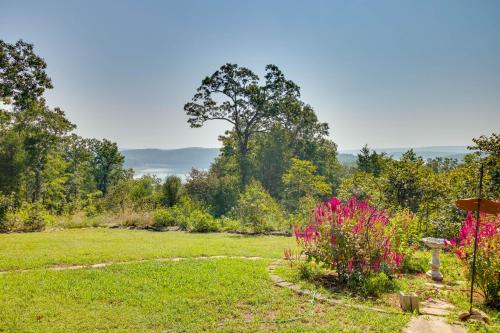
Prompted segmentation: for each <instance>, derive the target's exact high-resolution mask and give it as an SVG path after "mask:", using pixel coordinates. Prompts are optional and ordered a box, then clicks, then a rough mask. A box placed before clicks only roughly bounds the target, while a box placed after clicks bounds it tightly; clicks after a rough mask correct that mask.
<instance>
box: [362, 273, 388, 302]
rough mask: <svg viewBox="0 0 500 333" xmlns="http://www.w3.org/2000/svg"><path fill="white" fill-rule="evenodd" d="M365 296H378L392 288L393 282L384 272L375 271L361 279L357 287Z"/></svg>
mask: <svg viewBox="0 0 500 333" xmlns="http://www.w3.org/2000/svg"><path fill="white" fill-rule="evenodd" d="M357 288H358V289H359V291H360V292H361V293H362V294H363V295H365V296H374V297H378V296H380V295H381V294H382V293H384V292H388V291H390V290H392V289H393V288H394V283H393V282H392V280H391V279H390V278H389V277H388V276H387V274H385V273H384V272H378V273H375V274H373V275H371V276H369V277H368V278H366V279H364V280H363V281H361V283H360V285H359V286H358V287H357Z"/></svg>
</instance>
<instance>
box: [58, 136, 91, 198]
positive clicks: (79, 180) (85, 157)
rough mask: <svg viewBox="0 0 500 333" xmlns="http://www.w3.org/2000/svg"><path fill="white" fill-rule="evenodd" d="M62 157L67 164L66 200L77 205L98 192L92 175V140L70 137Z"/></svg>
mask: <svg viewBox="0 0 500 333" xmlns="http://www.w3.org/2000/svg"><path fill="white" fill-rule="evenodd" d="M62 156H63V158H64V160H65V161H66V162H67V167H66V170H65V172H66V175H67V181H66V200H67V201H68V202H71V203H72V204H73V205H75V204H78V202H79V201H80V200H82V199H84V198H86V197H87V194H88V193H93V192H95V191H96V190H97V188H96V183H95V179H94V175H93V174H92V162H93V155H92V151H91V140H88V139H84V138H81V137H79V136H78V135H76V134H72V135H70V136H69V137H68V138H67V140H66V142H65V148H64V150H63V152H62ZM72 208H74V207H72Z"/></svg>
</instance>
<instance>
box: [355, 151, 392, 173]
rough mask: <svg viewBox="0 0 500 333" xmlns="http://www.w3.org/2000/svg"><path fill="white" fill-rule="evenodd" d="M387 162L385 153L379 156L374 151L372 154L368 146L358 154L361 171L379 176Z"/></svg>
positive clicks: (358, 164)
mask: <svg viewBox="0 0 500 333" xmlns="http://www.w3.org/2000/svg"><path fill="white" fill-rule="evenodd" d="M386 160H387V158H386V155H385V153H380V154H378V153H377V152H376V151H374V150H373V151H371V152H370V148H368V145H365V146H364V147H363V148H361V152H360V153H359V154H358V160H357V166H358V169H359V170H360V171H363V172H368V173H371V174H373V175H374V176H379V175H380V173H381V172H382V170H383V168H384V164H385V161H386Z"/></svg>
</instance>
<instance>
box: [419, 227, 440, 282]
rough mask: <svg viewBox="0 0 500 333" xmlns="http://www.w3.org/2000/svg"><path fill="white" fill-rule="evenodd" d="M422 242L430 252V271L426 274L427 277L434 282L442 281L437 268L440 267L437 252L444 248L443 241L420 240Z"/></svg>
mask: <svg viewBox="0 0 500 333" xmlns="http://www.w3.org/2000/svg"><path fill="white" fill-rule="evenodd" d="M422 242H423V243H424V244H425V245H426V246H428V247H429V248H430V249H431V251H432V259H431V261H430V264H431V270H430V271H428V272H427V275H428V276H430V277H431V278H432V279H433V280H434V281H443V274H441V272H440V271H439V267H440V266H441V261H440V260H439V252H440V251H441V249H442V248H443V247H444V239H442V238H434V237H426V238H422Z"/></svg>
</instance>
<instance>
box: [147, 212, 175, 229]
mask: <svg viewBox="0 0 500 333" xmlns="http://www.w3.org/2000/svg"><path fill="white" fill-rule="evenodd" d="M175 212H176V210H174V209H173V208H158V209H156V210H155V211H154V212H153V220H154V224H155V225H156V226H160V227H170V226H174V225H176V224H177V223H178V217H176V214H175Z"/></svg>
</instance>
